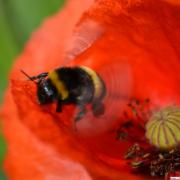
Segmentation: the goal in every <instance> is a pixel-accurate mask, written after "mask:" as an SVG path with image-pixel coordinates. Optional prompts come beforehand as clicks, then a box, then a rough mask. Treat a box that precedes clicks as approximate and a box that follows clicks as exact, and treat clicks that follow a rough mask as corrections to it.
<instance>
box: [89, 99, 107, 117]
mask: <svg viewBox="0 0 180 180" xmlns="http://www.w3.org/2000/svg"><path fill="white" fill-rule="evenodd" d="M92 111H93V114H94V116H100V115H102V114H104V112H105V107H104V104H102V103H101V102H100V103H93V104H92Z"/></svg>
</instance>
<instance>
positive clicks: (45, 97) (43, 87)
mask: <svg viewBox="0 0 180 180" xmlns="http://www.w3.org/2000/svg"><path fill="white" fill-rule="evenodd" d="M21 72H22V73H23V74H24V75H25V76H26V77H27V78H28V79H29V80H30V81H33V82H34V83H35V84H36V85H37V97H38V100H39V103H40V104H48V103H51V102H53V101H54V100H55V99H57V91H56V88H55V87H54V86H53V84H52V83H51V81H50V79H48V78H46V77H47V75H48V73H41V74H39V75H38V76H29V75H28V74H27V73H25V72H24V71H23V70H21Z"/></svg>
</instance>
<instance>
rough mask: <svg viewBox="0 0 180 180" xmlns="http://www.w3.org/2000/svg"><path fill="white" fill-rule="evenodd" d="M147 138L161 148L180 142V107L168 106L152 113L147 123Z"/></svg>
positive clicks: (171, 146)
mask: <svg viewBox="0 0 180 180" xmlns="http://www.w3.org/2000/svg"><path fill="white" fill-rule="evenodd" d="M146 138H147V139H148V140H149V141H150V143H151V144H152V145H154V146H156V147H157V148H159V149H170V148H173V147H175V146H177V145H178V144H179V143H180V107H166V108H164V109H162V110H160V111H159V112H156V113H154V114H153V115H152V117H151V118H150V120H149V121H148V122H147V124H146Z"/></svg>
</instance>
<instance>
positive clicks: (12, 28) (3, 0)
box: [0, 0, 64, 180]
mask: <svg viewBox="0 0 180 180" xmlns="http://www.w3.org/2000/svg"><path fill="white" fill-rule="evenodd" d="M63 3H64V0H0V102H2V100H3V92H4V90H5V88H6V85H7V79H8V72H9V70H10V68H11V66H12V63H13V61H14V59H15V57H16V56H17V55H18V54H19V53H20V52H21V51H22V49H23V46H24V43H25V42H26V41H27V40H28V39H29V37H30V35H31V32H32V31H33V30H34V29H36V28H37V27H38V26H40V24H41V22H42V21H43V20H44V18H46V17H48V16H51V15H53V14H54V13H55V12H57V11H58V10H59V9H60V8H61V7H62V5H63ZM5 152H6V143H5V140H4V138H3V136H2V134H1V131H0V180H4V179H7V178H6V177H5V175H4V173H3V170H2V162H3V158H4V155H5Z"/></svg>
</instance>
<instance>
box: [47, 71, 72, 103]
mask: <svg viewBox="0 0 180 180" xmlns="http://www.w3.org/2000/svg"><path fill="white" fill-rule="evenodd" d="M48 77H49V79H50V80H51V81H52V83H53V85H54V86H55V87H56V89H57V91H58V93H59V94H60V95H61V98H62V100H64V99H66V98H67V97H68V96H69V93H68V91H67V89H66V87H65V85H64V83H63V82H62V81H61V80H60V79H59V77H58V74H57V73H56V71H52V72H50V73H49V74H48Z"/></svg>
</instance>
